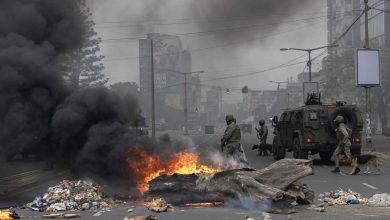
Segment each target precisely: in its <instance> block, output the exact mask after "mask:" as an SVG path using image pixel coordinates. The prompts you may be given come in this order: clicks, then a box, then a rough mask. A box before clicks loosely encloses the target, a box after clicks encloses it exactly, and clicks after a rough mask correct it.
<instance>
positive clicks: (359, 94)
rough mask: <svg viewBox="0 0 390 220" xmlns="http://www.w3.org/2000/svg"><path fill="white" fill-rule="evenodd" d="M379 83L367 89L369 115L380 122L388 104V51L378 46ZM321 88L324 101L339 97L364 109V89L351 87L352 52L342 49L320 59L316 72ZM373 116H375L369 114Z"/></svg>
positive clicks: (353, 73)
mask: <svg viewBox="0 0 390 220" xmlns="http://www.w3.org/2000/svg"><path fill="white" fill-rule="evenodd" d="M380 56H381V86H380V87H374V88H372V89H371V91H372V92H371V102H372V114H373V115H378V116H379V118H380V119H381V122H382V125H384V126H386V124H387V122H386V121H387V116H386V115H387V112H386V109H387V108H386V107H387V105H388V104H390V63H389V62H388V60H389V59H390V50H387V49H386V48H383V49H381V54H380ZM319 74H321V75H322V76H323V78H322V80H321V90H322V94H323V97H324V98H325V99H326V101H328V102H334V101H335V100H343V101H347V102H349V103H356V104H357V105H358V106H359V107H360V108H361V109H362V110H364V109H365V108H366V103H365V102H366V99H365V89H364V88H361V87H356V86H355V51H354V49H347V50H344V51H343V52H342V53H338V54H330V55H328V56H327V57H325V58H324V59H323V65H322V70H321V71H320V73H319ZM372 118H373V119H374V118H375V117H372Z"/></svg>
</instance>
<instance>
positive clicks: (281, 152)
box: [272, 140, 286, 160]
mask: <svg viewBox="0 0 390 220" xmlns="http://www.w3.org/2000/svg"><path fill="white" fill-rule="evenodd" d="M276 143H277V142H276ZM276 143H275V140H274V144H272V156H273V158H274V160H280V159H283V158H285V157H286V149H285V148H284V147H283V146H281V145H278V144H276Z"/></svg>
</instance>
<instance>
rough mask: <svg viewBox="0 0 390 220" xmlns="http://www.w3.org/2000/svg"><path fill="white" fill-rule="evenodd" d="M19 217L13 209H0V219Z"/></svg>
mask: <svg viewBox="0 0 390 220" xmlns="http://www.w3.org/2000/svg"><path fill="white" fill-rule="evenodd" d="M12 219H20V216H19V215H18V214H17V213H16V212H15V211H10V210H0V220H12Z"/></svg>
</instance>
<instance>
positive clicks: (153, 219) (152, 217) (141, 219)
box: [123, 215, 157, 220]
mask: <svg viewBox="0 0 390 220" xmlns="http://www.w3.org/2000/svg"><path fill="white" fill-rule="evenodd" d="M123 220H157V217H156V216H155V215H148V216H137V217H134V218H127V217H125V218H123Z"/></svg>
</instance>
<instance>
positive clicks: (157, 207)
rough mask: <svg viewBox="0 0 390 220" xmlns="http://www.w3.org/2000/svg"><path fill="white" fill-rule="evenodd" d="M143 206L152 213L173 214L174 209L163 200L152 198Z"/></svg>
mask: <svg viewBox="0 0 390 220" xmlns="http://www.w3.org/2000/svg"><path fill="white" fill-rule="evenodd" d="M144 205H145V206H146V207H147V208H148V209H149V210H150V211H152V212H173V211H175V209H174V208H173V206H172V205H171V204H168V203H167V202H166V201H165V199H164V198H161V197H158V198H153V199H152V201H150V202H145V203H144Z"/></svg>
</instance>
